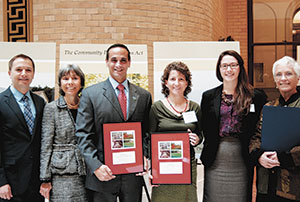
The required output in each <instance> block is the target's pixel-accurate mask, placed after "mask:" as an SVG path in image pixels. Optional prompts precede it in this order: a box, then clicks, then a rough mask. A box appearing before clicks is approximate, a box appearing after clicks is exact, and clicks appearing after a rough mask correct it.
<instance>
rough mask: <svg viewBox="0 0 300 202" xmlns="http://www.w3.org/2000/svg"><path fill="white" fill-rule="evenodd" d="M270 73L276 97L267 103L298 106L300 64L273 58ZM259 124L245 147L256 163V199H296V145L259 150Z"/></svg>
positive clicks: (299, 153) (299, 160) (299, 163)
mask: <svg viewBox="0 0 300 202" xmlns="http://www.w3.org/2000/svg"><path fill="white" fill-rule="evenodd" d="M273 76H274V81H275V83H276V87H277V88H278V90H279V92H280V96H279V98H277V99H276V100H274V101H271V102H269V103H268V104H267V105H271V106H284V107H300V92H298V91H297V84H298V81H299V76H300V66H299V65H298V64H297V62H296V61H295V60H294V59H293V58H291V57H289V56H285V57H283V58H281V59H279V60H277V61H276V62H275V63H274V65H273ZM299 117H300V115H299ZM261 123H262V121H261V122H260V124H259V125H258V130H257V133H256V135H255V136H253V138H252V140H251V142H250V148H249V149H250V153H251V156H252V157H253V160H255V162H256V165H257V193H258V194H257V200H256V201H257V202H265V201H272V202H288V201H293V202H295V201H300V191H299V187H300V145H298V146H295V147H293V148H292V149H291V150H289V151H285V152H280V153H278V152H276V151H263V150H262V149H260V144H261ZM283 135H284V134H283ZM299 135H300V131H299Z"/></svg>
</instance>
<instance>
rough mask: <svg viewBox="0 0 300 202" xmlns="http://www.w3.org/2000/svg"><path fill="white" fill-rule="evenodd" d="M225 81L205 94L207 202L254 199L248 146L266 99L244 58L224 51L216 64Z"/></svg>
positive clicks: (205, 180) (235, 53) (235, 201)
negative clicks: (255, 86)
mask: <svg viewBox="0 0 300 202" xmlns="http://www.w3.org/2000/svg"><path fill="white" fill-rule="evenodd" d="M216 75H217V78H218V80H219V81H221V82H222V84H221V85H220V86H218V87H216V88H213V89H211V90H208V91H206V92H204V93H203V96H202V101H201V109H202V118H201V120H202V123H201V124H202V129H203V134H204V138H205V141H204V148H203V151H202V155H201V160H202V162H203V164H204V169H205V174H204V176H205V177H204V198H203V201H204V202H216V201H217V202H227V201H228V202H246V201H249V200H250V198H251V176H252V170H253V169H251V168H250V165H249V163H248V162H249V152H248V145H249V140H250V137H251V136H253V135H254V132H255V127H256V123H257V122H258V120H259V116H260V111H261V109H262V107H263V105H264V104H265V102H266V96H265V94H264V93H262V92H261V91H257V90H254V89H253V87H252V86H251V85H250V84H249V81H248V77H247V74H246V71H245V67H244V61H243V59H242V57H241V56H240V55H239V54H238V53H237V52H236V51H233V50H228V51H224V52H223V53H221V55H220V56H219V59H218V62H217V65H216Z"/></svg>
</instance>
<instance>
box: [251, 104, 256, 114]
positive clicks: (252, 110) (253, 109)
mask: <svg viewBox="0 0 300 202" xmlns="http://www.w3.org/2000/svg"><path fill="white" fill-rule="evenodd" d="M250 112H255V106H254V104H250Z"/></svg>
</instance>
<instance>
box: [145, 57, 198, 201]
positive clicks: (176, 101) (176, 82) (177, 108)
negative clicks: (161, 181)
mask: <svg viewBox="0 0 300 202" xmlns="http://www.w3.org/2000/svg"><path fill="white" fill-rule="evenodd" d="M161 81H162V93H163V94H164V95H165V98H164V99H162V100H159V101H157V102H155V103H154V104H153V105H152V107H151V110H150V115H149V116H150V119H149V120H150V129H149V130H150V132H170V131H187V132H189V137H190V146H191V150H190V151H191V162H192V184H190V185H160V186H153V188H152V202H158V201H172V202H176V201H178V202H184V201H191V202H195V201H197V185H196V184H197V180H196V178H197V169H196V168H197V166H196V159H195V151H194V147H195V146H197V145H198V144H199V143H200V142H201V141H202V132H201V126H200V125H201V124H200V117H201V110H200V106H199V105H198V104H197V103H196V102H193V101H191V100H188V99H187V94H188V93H190V92H191V72H190V70H189V69H188V67H187V66H186V65H185V64H184V63H182V62H172V63H170V64H169V65H167V67H166V68H165V70H164V74H163V76H162V78H161ZM186 112H189V113H194V114H195V116H196V117H197V121H195V122H191V121H189V120H184V117H183V114H184V113H186Z"/></svg>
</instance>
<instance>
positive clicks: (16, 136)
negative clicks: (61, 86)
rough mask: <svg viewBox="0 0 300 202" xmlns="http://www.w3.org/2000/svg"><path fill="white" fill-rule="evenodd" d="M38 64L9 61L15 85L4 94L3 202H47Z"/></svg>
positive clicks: (0, 114) (0, 132)
mask: <svg viewBox="0 0 300 202" xmlns="http://www.w3.org/2000/svg"><path fill="white" fill-rule="evenodd" d="M34 71H35V67H34V62H33V60H32V59H31V58H30V57H29V56H27V55H23V54H19V55H16V56H15V57H13V58H12V59H11V60H10V61H9V71H8V74H9V76H10V78H11V81H12V85H11V86H10V87H9V88H8V89H6V90H5V91H3V92H2V93H1V94H0V201H8V200H9V201H13V202H35V201H43V198H42V196H41V195H40V194H39V187H40V181H39V167H40V166H39V165H40V164H39V162H40V133H41V120H42V113H43V108H44V105H45V103H44V100H43V99H42V98H41V97H39V96H37V95H35V94H33V93H31V92H30V91H29V88H30V87H29V86H30V84H31V82H32V80H33V78H34Z"/></svg>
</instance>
